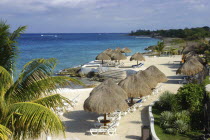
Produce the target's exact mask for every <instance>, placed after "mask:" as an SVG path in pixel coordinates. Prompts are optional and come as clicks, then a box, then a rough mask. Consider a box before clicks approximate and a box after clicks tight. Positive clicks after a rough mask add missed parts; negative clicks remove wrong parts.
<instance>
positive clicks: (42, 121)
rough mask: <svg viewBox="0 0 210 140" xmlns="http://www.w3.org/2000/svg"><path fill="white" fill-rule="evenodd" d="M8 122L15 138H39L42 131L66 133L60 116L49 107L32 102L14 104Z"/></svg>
mask: <svg viewBox="0 0 210 140" xmlns="http://www.w3.org/2000/svg"><path fill="white" fill-rule="evenodd" d="M9 108H10V110H9V114H14V112H15V114H14V115H12V116H10V117H8V120H7V124H6V126H8V127H9V128H10V129H11V130H12V132H13V137H14V139H20V138H21V139H28V138H38V137H39V136H40V134H41V133H42V132H46V133H49V134H52V135H58V134H60V133H62V134H64V126H63V124H62V122H61V120H60V119H59V117H58V116H57V115H56V114H55V113H53V112H52V111H51V110H50V109H48V108H47V107H44V106H43V105H40V104H37V103H32V102H20V103H16V104H12V105H11V106H10V107H9Z"/></svg>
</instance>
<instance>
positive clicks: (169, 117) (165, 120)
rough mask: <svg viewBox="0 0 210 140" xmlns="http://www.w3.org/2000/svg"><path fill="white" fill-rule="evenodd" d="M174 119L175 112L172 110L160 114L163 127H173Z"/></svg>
mask: <svg viewBox="0 0 210 140" xmlns="http://www.w3.org/2000/svg"><path fill="white" fill-rule="evenodd" d="M173 121H174V114H173V113H172V112H170V111H164V112H162V113H161V116H160V125H161V126H162V127H163V128H168V127H172V124H173Z"/></svg>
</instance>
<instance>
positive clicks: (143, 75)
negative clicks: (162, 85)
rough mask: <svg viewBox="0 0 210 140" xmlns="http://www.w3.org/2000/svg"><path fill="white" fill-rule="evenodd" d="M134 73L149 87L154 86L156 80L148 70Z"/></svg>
mask: <svg viewBox="0 0 210 140" xmlns="http://www.w3.org/2000/svg"><path fill="white" fill-rule="evenodd" d="M136 75H137V76H138V77H139V79H142V80H143V81H144V82H145V83H146V84H147V85H148V86H149V87H150V89H153V88H155V87H156V86H157V84H158V82H157V80H156V79H155V78H154V76H152V73H151V71H150V70H144V71H141V70H140V71H138V72H137V74H136Z"/></svg>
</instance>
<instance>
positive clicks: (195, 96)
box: [176, 84, 205, 113]
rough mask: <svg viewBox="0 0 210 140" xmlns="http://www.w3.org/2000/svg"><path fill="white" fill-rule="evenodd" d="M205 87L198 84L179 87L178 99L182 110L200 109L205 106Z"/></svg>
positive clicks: (193, 110) (192, 110)
mask: <svg viewBox="0 0 210 140" xmlns="http://www.w3.org/2000/svg"><path fill="white" fill-rule="evenodd" d="M204 91H205V90H204V88H203V86H201V85H198V84H186V85H184V86H183V87H181V88H179V90H178V93H177V94H176V99H177V102H178V104H179V105H180V107H181V108H182V110H189V111H190V113H191V112H195V111H200V110H201V108H202V107H203V97H204V96H203V95H204Z"/></svg>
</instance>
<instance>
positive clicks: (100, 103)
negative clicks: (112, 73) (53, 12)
mask: <svg viewBox="0 0 210 140" xmlns="http://www.w3.org/2000/svg"><path fill="white" fill-rule="evenodd" d="M127 98H128V97H127V94H126V93H125V91H124V90H123V89H122V88H121V87H119V86H118V85H117V84H115V83H114V82H113V81H112V80H111V79H108V80H106V81H104V82H103V83H101V84H100V85H99V86H97V87H96V88H94V89H93V90H92V92H91V93H90V96H89V97H88V98H87V99H86V100H85V102H84V106H83V107H84V110H85V111H90V112H96V113H98V114H104V125H106V121H107V120H106V113H111V112H114V111H116V110H119V111H125V110H127V108H128V105H127V103H126V102H125V99H127Z"/></svg>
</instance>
